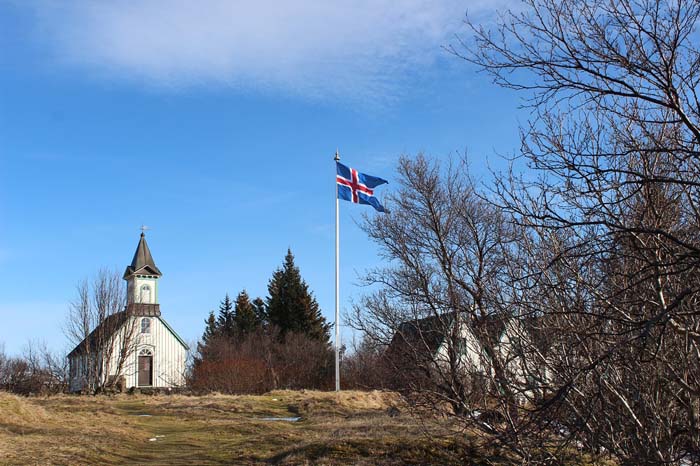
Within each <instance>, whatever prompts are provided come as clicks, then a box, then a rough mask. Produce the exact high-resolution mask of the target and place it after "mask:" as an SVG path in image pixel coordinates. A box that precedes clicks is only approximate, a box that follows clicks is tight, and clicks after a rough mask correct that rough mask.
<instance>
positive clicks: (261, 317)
mask: <svg viewBox="0 0 700 466" xmlns="http://www.w3.org/2000/svg"><path fill="white" fill-rule="evenodd" d="M253 309H254V310H255V318H256V319H258V324H259V325H262V326H264V325H266V324H267V310H266V309H265V301H263V299H262V298H260V297H258V298H255V299H254V300H253Z"/></svg>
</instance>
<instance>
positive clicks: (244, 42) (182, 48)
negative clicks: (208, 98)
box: [35, 0, 507, 99]
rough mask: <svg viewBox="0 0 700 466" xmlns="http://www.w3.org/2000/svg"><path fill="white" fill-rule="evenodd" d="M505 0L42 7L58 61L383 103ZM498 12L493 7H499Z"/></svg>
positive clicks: (166, 79)
mask: <svg viewBox="0 0 700 466" xmlns="http://www.w3.org/2000/svg"><path fill="white" fill-rule="evenodd" d="M505 2H507V0H498V1H496V2H493V1H488V0H471V1H466V2H465V1H459V0H432V1H429V0H401V1H395V0H332V1H328V0H298V1H293V2H292V1H285V0H274V1H271V0H258V1H235V0H197V1H192V0H141V1H133V2H132V1H110V2H97V1H87V0H82V1H79V0H76V1H72V2H53V1H42V2H39V3H37V4H35V5H37V6H36V12H37V13H38V15H37V17H38V19H39V21H40V28H39V30H40V31H41V35H42V37H43V40H46V41H47V43H48V44H50V46H51V47H52V50H53V52H54V53H55V54H56V57H57V58H58V59H59V60H60V61H61V62H63V63H67V64H70V65H72V66H76V65H77V66H80V67H83V68H84V69H87V70H89V71H93V72H98V73H99V75H100V76H101V77H109V78H111V79H114V78H117V79H129V80H136V81H138V82H142V83H147V84H149V85H154V86H158V87H173V88H181V87H191V86H201V85H211V84H217V85H225V86H234V87H238V88H243V89H264V90H273V91H280V92H283V93H293V94H301V95H304V96H315V97H329V96H330V97H339V96H340V97H344V98H347V97H351V98H352V97H353V96H357V95H359V96H361V98H363V99H366V98H370V99H371V98H386V97H387V96H390V95H392V94H393V93H395V92H396V91H397V90H398V89H400V88H401V87H402V86H403V85H405V84H406V83H407V82H410V81H411V79H412V76H415V75H420V74H421V73H424V72H426V70H428V69H429V68H430V67H431V65H434V64H435V63H436V60H438V57H439V56H440V55H441V54H442V53H443V52H442V51H441V48H440V46H441V45H444V44H445V43H447V42H448V41H449V40H450V39H449V38H450V37H451V36H452V35H453V34H454V33H456V32H458V31H459V30H460V28H461V26H462V20H463V18H464V13H465V12H466V11H467V9H469V11H470V13H476V14H481V13H483V12H485V11H491V10H492V9H494V8H495V7H496V6H498V5H500V6H502V5H503V4H504V3H505ZM494 5H496V6H494Z"/></svg>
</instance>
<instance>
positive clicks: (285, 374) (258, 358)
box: [190, 327, 333, 393]
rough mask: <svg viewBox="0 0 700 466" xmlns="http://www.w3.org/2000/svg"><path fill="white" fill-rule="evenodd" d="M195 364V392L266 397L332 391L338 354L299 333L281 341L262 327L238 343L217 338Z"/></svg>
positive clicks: (277, 336) (275, 332) (275, 334)
mask: <svg viewBox="0 0 700 466" xmlns="http://www.w3.org/2000/svg"><path fill="white" fill-rule="evenodd" d="M204 351H205V352H206V354H200V355H198V357H197V361H196V362H195V364H194V366H193V372H192V378H191V381H190V386H191V388H192V389H194V390H195V391H203V392H208V391H218V392H221V393H264V392H268V391H270V390H276V389H327V388H329V387H330V384H331V383H332V380H331V371H332V367H333V359H332V358H333V354H332V352H331V350H330V347H329V346H328V344H327V343H325V342H323V341H319V340H317V339H314V338H311V337H309V336H306V335H303V334H298V333H291V332H289V333H287V334H286V335H285V336H284V338H281V337H280V335H279V332H277V331H276V330H275V329H274V328H272V327H268V328H258V329H257V330H255V331H253V332H250V333H248V334H246V335H241V336H239V337H238V338H237V339H230V338H228V337H226V336H220V337H215V338H214V339H213V341H210V342H208V344H207V346H206V349H204Z"/></svg>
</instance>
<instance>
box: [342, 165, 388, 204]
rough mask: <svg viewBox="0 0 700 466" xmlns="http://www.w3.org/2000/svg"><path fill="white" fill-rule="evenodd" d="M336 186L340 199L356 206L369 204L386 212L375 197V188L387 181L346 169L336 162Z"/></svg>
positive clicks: (352, 169)
mask: <svg viewBox="0 0 700 466" xmlns="http://www.w3.org/2000/svg"><path fill="white" fill-rule="evenodd" d="M335 180H336V185H337V191H338V199H345V200H346V201H350V202H354V203H355V204H368V205H371V206H372V207H374V208H375V209H376V210H378V211H379V212H386V211H385V210H384V207H383V206H382V205H381V204H380V203H379V199H377V198H376V197H374V188H376V187H377V186H379V185H382V184H384V183H388V181H387V180H384V179H382V178H378V177H376V176H372V175H365V174H364V173H360V172H358V171H357V170H355V169H354V168H350V167H346V166H345V165H343V164H342V163H340V162H336V177H335Z"/></svg>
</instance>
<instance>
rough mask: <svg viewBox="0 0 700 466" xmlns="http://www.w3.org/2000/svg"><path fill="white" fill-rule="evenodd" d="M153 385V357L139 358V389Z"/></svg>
mask: <svg viewBox="0 0 700 466" xmlns="http://www.w3.org/2000/svg"><path fill="white" fill-rule="evenodd" d="M151 385H153V356H139V387H150V386H151Z"/></svg>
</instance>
